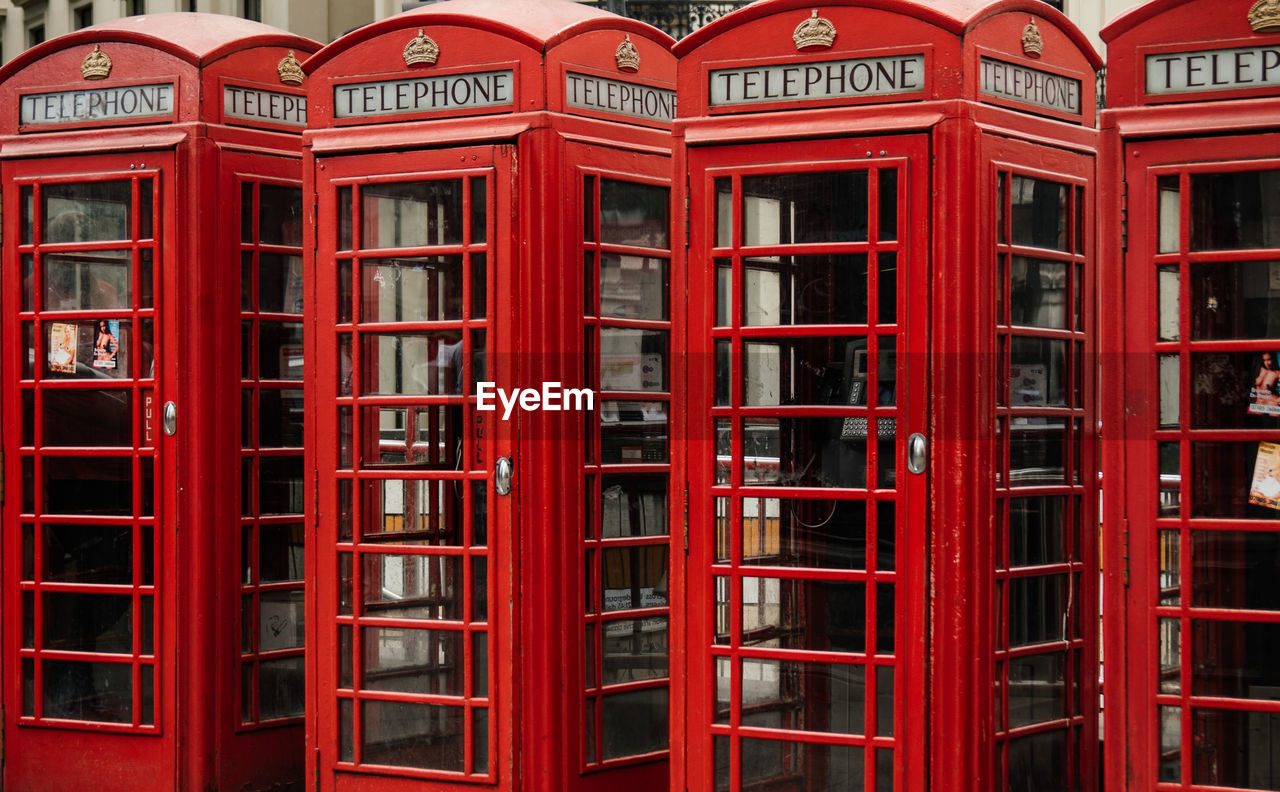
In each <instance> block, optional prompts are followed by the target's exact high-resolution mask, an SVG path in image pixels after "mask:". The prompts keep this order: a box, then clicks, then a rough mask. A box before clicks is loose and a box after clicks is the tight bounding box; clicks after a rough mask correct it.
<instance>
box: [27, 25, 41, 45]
mask: <svg viewBox="0 0 1280 792" xmlns="http://www.w3.org/2000/svg"><path fill="white" fill-rule="evenodd" d="M42 42H44V22H43V21H42V22H38V23H36V24H34V25H30V26H28V27H27V46H28V47H34V46H35V45H37V44H40V43H42Z"/></svg>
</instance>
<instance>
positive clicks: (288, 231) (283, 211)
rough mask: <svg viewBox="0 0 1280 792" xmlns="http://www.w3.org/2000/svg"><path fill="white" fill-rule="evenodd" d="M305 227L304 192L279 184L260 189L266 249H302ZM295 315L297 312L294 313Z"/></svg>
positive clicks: (260, 217) (260, 226) (260, 218)
mask: <svg viewBox="0 0 1280 792" xmlns="http://www.w3.org/2000/svg"><path fill="white" fill-rule="evenodd" d="M302 223H303V218H302V190H301V189H300V188H298V187H286V186H283V185H279V184H261V185H259V186H258V241H259V242H261V243H262V244H264V245H289V246H292V247H300V246H301V245H302V228H303V225H302ZM262 310H267V309H266V308H263V309H262ZM291 313H294V312H292V311H291ZM296 313H301V312H300V311H298V312H296Z"/></svg>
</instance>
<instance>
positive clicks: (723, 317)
mask: <svg viewBox="0 0 1280 792" xmlns="http://www.w3.org/2000/svg"><path fill="white" fill-rule="evenodd" d="M731 324H733V268H732V266H731V265H730V262H729V259H716V327H728V326H729V325H731Z"/></svg>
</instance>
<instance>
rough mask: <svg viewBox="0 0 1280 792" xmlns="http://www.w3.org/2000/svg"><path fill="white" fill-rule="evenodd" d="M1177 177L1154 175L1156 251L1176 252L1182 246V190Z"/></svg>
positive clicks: (1175, 175)
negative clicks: (1157, 237) (1156, 219)
mask: <svg viewBox="0 0 1280 792" xmlns="http://www.w3.org/2000/svg"><path fill="white" fill-rule="evenodd" d="M1178 178H1179V177H1178V175H1177V174H1173V175H1170V176H1158V177H1156V203H1157V212H1158V216H1159V220H1158V225H1159V240H1160V241H1159V245H1158V246H1157V248H1156V252H1158V253H1177V252H1178V250H1179V249H1180V248H1181V246H1182V242H1181V240H1182V192H1181V188H1180V186H1179V183H1178Z"/></svg>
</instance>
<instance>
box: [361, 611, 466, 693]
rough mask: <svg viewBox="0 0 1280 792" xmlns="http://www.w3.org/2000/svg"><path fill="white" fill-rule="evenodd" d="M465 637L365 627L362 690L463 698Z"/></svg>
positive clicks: (442, 632)
mask: <svg viewBox="0 0 1280 792" xmlns="http://www.w3.org/2000/svg"><path fill="white" fill-rule="evenodd" d="M462 639H463V633H461V632H454V631H447V630H407V629H402V628H398V627H365V628H363V629H362V630H361V645H362V646H363V648H364V655H363V657H364V659H363V662H362V663H361V666H360V668H361V675H362V676H361V682H360V686H361V687H362V688H364V689H365V690H380V691H386V692H389V693H420V694H434V695H438V696H461V695H463V687H462V685H463V679H464V677H465V672H464V669H465V666H464V665H463V656H462V646H463V643H462Z"/></svg>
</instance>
